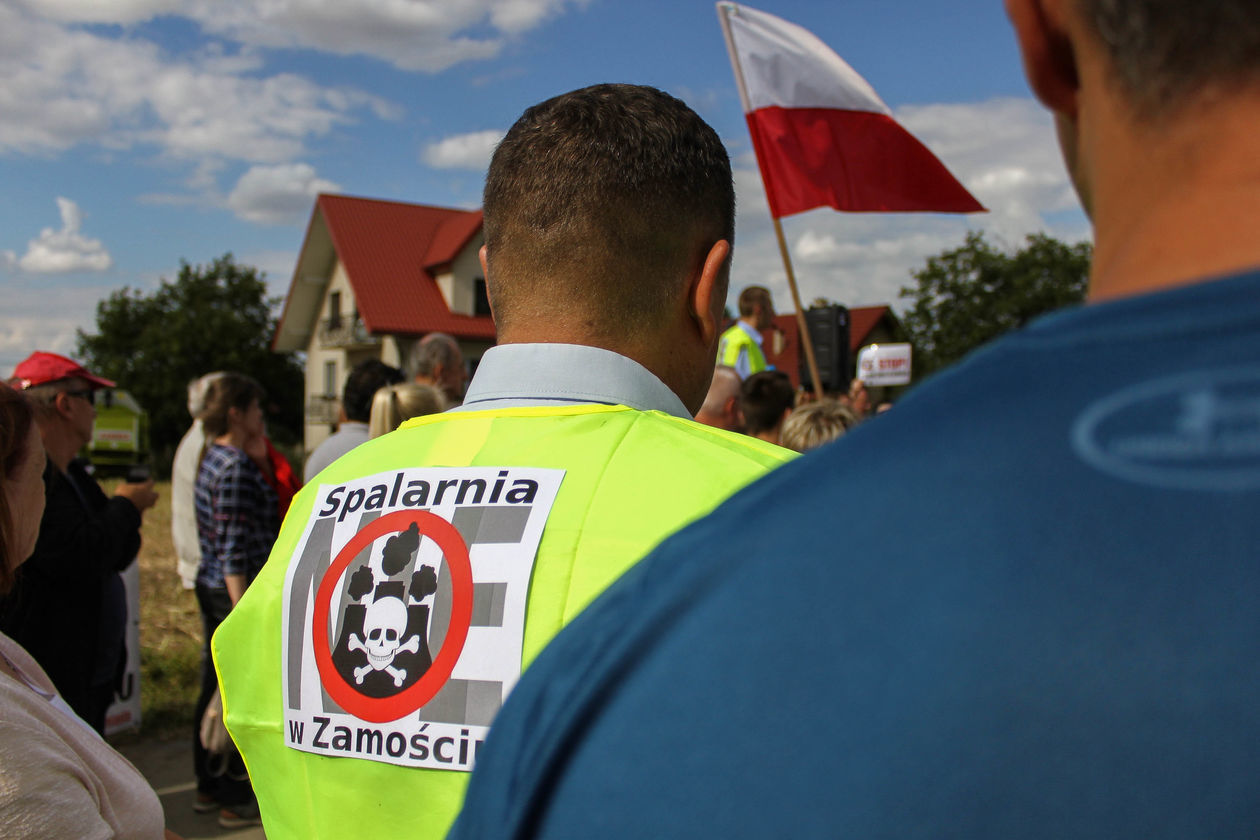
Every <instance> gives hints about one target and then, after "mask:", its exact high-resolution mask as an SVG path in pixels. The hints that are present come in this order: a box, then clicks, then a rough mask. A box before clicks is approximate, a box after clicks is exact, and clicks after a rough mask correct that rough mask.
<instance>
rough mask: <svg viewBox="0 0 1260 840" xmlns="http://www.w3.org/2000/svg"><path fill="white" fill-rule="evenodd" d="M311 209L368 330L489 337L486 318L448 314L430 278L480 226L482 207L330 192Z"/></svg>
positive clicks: (490, 326)
mask: <svg viewBox="0 0 1260 840" xmlns="http://www.w3.org/2000/svg"><path fill="white" fill-rule="evenodd" d="M316 207H317V212H319V213H322V214H323V217H324V223H325V224H326V225H327V228H328V233H329V236H330V237H331V239H332V242H333V247H334V248H335V249H336V251H337V257H338V258H339V259H340V260H341V263H342V265H343V266H345V270H346V274H347V276H348V277H349V278H350V285H351V287H352V288H353V289H354V296H355V300H356V302H357V304H358V308H359V317H360V318H362V320H363V324H364V326H365V327H366V328H367V329H368V331H369V332H371V333H375V334H387V333H392V334H402V335H420V334H422V333H427V332H433V331H441V332H446V333H450V334H451V335H454V336H458V337H462V338H490V339H492V338H494V322H493V321H491V319H490V318H489V317H487V316H484V315H483V316H471V315H460V314H456V313H452V312H451V311H450V309H449V307H447V305H446V299H445V298H443V297H442V292H441V291H440V290H439V289H438V287H437V282H436V281H435V279H434V277H433V275H432V274H431V273H430V270H431V269H435V268H441V267H444V266H446V265H448V264H449V263H450V262H451V261H452V260H453V259H454V258H455V257H456V256H457V255H458V254H459V252H460V250H461V249H462V248H463V247H464V246H466V245H467V244H468V243H469V241H471V240H472V238H473V236H474V235H475V234H476V233H477V232H478V231H479V230H480V229H481V211H480V210H453V209H449V208H445V207H427V206H424V205H420V204H405V203H402V202H397V201H380V200H377V199H370V198H354V197H351V196H342V195H327V194H325V195H320V196H319V198H318V199H317V201H316Z"/></svg>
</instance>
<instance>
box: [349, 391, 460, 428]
mask: <svg viewBox="0 0 1260 840" xmlns="http://www.w3.org/2000/svg"><path fill="white" fill-rule="evenodd" d="M443 411H446V397H444V396H442V392H441V391H439V390H438V389H437V388H435V387H433V386H432V385H419V384H417V383H415V382H399V383H398V384H397V385H386V386H385V387H384V388H381V389H379V390H377V392H376V396H374V397H373V398H372V415H371V417H370V418H369V419H368V434H369V435H370V436H371V437H374V438H375V437H380V436H381V435H384V434H388V433H389V432H392V431H394V429H397V428H398V427H399V426H400V425H402V423H403V421H404V420H410V419H411V418H412V417H422V416H424V415H425V414H438V413H439V412H443Z"/></svg>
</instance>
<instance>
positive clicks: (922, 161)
mask: <svg viewBox="0 0 1260 840" xmlns="http://www.w3.org/2000/svg"><path fill="white" fill-rule="evenodd" d="M717 6H718V17H719V18H720V19H721V21H722V29H723V31H724V32H725V33H726V44H727V48H728V49H729V50H730V54H731V63H732V65H734V68H735V78H736V81H737V82H739V83H740V94H741V98H742V99H743V104H744V114H745V116H746V117H747V119H748V130H749V131H750V132H751V133H752V142H753V150H754V151H755V152H756V154H757V164H758V166H759V167H760V168H761V179H762V181H763V182H765V186H766V197H767V198H768V199H769V201H770V213H771V215H772V216H774V217H775V218H776V219H779V218H782V217H784V216H790V215H792V214H793V213H800V212H803V211H805V210H811V209H813V208H815V207H823V206H829V207H834V208H836V209H837V210H847V211H850V212H897V211H918V210H926V211H932V212H938V213H974V212H977V211H983V210H984V207H982V206H981V205H980V202H978V201H976V200H975V198H973V197H972V195H971V193H969V192H967V190H966V189H965V188H964V187H963V185H962V184H960V183H958V181H957V180H956V179H955V178H954V176H953V175H951V174H949V170H947V169H946V168H945V166H944V164H942V163H941V162H940V161H939V160H937V159H936V156H935V155H933V154H932V153H931V152H930V151H928V150H927V147H926V146H924V145H923V144H922V143H920V142H919V141H918V140H916V139H915V138H914V136H913V135H911V134H910V132H908V131H906V130H905V129H904V128H902V127H901V126H900V125H898V124H897V122H896V120H894V119H893V118H892V112H891V111H890V110H889V109H888V106H887V105H885V104H884V101H883V100H882V99H880V98H879V94H877V93H875V89H874V88H872V87H871V86H870V85H869V84H868V83H867V81H866V80H865V79H863V78H862V77H861V76H859V75H858V74H857V73H856V72H855V71H854V70H853V68H852V67H850V66H849V65H848V64H846V63H845V61H844V59H842V58H840V56H838V55H836V54H835V53H834V52H832V51H831V49H830V48H829V47H828V46H827V45H826V44H824V43H823V42H822V41H820V40H819V39H818V38H817V37H816V36H815V35H814V34H813V33H812V32H809V31H808V30H806V29H802V28H801V27H799V26H797V25H796V24H794V23H788V22H787V21H786V20H782V19H781V18H777V17H775V16H774V15H769V14H766V13H765V12H759V11H757V10H756V9H750V8H748V7H747V6H739V5H736V4H734V3H726V2H723V3H718V4H717Z"/></svg>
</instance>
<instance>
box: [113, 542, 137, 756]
mask: <svg viewBox="0 0 1260 840" xmlns="http://www.w3.org/2000/svg"><path fill="white" fill-rule="evenodd" d="M122 580H123V586H124V587H126V590H127V629H126V634H125V638H126V640H127V665H126V668H125V669H124V671H123V680H122V687H121V688H120V689H119V690H118V691H117V692H116V693H115V694H114V702H113V703H111V704H110V706H109V708H108V709H106V710H105V734H106V735H113V734H114V733H115V732H122V731H123V730H126V729H135V728H137V727H139V726H140V562H139V561H138V560H137V561H136V562H134V563H132V564H131V565H130V566H128V567H127V569H126V571H124V572H123V573H122Z"/></svg>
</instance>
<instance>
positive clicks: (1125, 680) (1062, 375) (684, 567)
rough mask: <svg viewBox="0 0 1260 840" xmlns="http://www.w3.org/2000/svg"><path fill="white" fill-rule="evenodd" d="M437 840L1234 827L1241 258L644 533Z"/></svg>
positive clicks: (1246, 620)
mask: <svg viewBox="0 0 1260 840" xmlns="http://www.w3.org/2000/svg"><path fill="white" fill-rule="evenodd" d="M478 762H479V763H478V766H477V769H476V772H475V773H474V775H473V779H472V784H471V786H470V788H469V792H468V797H467V800H466V803H465V808H464V811H463V814H462V815H461V817H460V820H459V822H458V823H457V825H456V828H455V830H454V832H453V834H452V835H451V836H452V837H453V838H458V840H470V838H495V840H508V838H518V837H542V838H591V837H599V838H622V837H624V838H634V839H635V840H642V838H649V837H650V838H672V837H678V838H683V837H686V838H695V837H722V838H766V837H770V838H801V837H805V838H823V837H825V838H833V837H853V838H875V837H889V838H934V839H935V838H948V837H957V838H966V839H967V840H975V838H1003V840H1006V838H1012V837H1019V838H1033V837H1036V838H1040V837H1044V838H1066V837H1071V838H1082V837H1087V838H1092V837H1097V838H1115V837H1142V838H1152V837H1157V838H1164V837H1167V838H1172V837H1177V838H1184V837H1211V838H1255V837H1257V836H1260V796H1257V795H1256V780H1257V779H1260V274H1251V275H1246V276H1239V277H1234V278H1229V279H1224V280H1220V281H1216V282H1211V283H1205V284H1200V285H1195V286H1189V287H1183V288H1179V289H1174V290H1170V291H1166V292H1162V293H1158V294H1152V295H1146V296H1142V297H1137V298H1131V299H1126V300H1119V301H1113V302H1107V303H1101V304H1097V305H1093V306H1089V307H1085V308H1081V309H1077V310H1072V311H1068V312H1062V313H1058V314H1055V315H1052V316H1049V317H1047V318H1045V319H1042V320H1040V321H1038V322H1037V323H1035V324H1034V325H1032V326H1031V327H1030V328H1028V329H1026V330H1024V331H1022V332H1021V333H1019V334H1016V335H1013V336H1010V337H1009V338H1006V339H1004V340H1001V341H999V342H997V343H996V344H994V345H992V346H990V347H989V348H987V349H984V350H982V351H980V352H978V353H976V354H973V356H972V357H970V358H969V359H968V360H967V361H965V362H964V363H962V364H960V365H958V366H956V367H955V368H953V369H951V370H949V371H946V372H944V373H942V374H941V375H939V376H937V377H936V378H935V379H934V380H933V381H932V382H930V383H927V384H925V385H923V386H921V387H919V388H918V389H917V390H916V391H915V392H914V393H912V394H911V395H910V396H909V397H908V398H907V399H905V400H903V401H902V403H901V404H899V405H898V406H897V407H896V408H894V409H893V410H892V411H891V412H888V413H886V414H884V415H881V416H880V417H878V418H876V419H874V420H872V421H870V422H869V423H867V424H866V425H864V426H862V427H860V428H858V429H857V430H855V431H854V432H852V433H850V434H849V435H847V436H845V437H844V438H842V439H841V440H839V441H838V442H836V443H835V444H833V445H831V446H828V447H825V448H823V449H821V450H818V451H817V452H815V453H812V454H810V455H808V456H806V457H804V458H802V459H800V460H798V461H797V462H795V463H793V464H789V465H788V466H786V467H783V468H782V469H780V470H778V471H776V472H774V473H772V474H770V475H769V476H768V477H767V478H765V479H763V480H761V481H759V482H757V483H756V484H754V485H752V486H751V487H749V488H747V489H745V490H744V491H743V492H741V493H739V494H737V495H736V496H735V497H734V498H732V499H731V500H730V501H729V502H727V503H726V504H724V505H723V506H722V507H720V508H719V509H718V510H717V511H716V512H715V513H714V514H713V515H711V516H709V517H707V518H705V519H703V520H701V521H700V522H698V523H696V524H695V525H693V526H691V527H689V528H687V529H685V530H683V531H682V532H681V533H679V534H678V535H676V536H675V537H673V538H671V539H670V540H668V541H666V542H665V543H664V544H663V545H662V546H661V547H660V548H659V549H658V550H656V551H655V552H653V554H651V555H649V557H648V558H647V559H646V560H644V561H643V562H642V563H640V564H639V565H637V566H636V567H635V568H633V569H632V570H631V571H630V572H629V573H627V574H626V575H625V576H624V577H623V578H622V579H621V580H620V581H619V582H618V583H617V584H616V585H614V586H613V587H612V588H610V589H609V590H608V591H607V592H606V593H605V594H604V596H602V597H601V598H600V599H599V600H598V601H596V602H595V603H594V604H593V605H592V606H591V607H590V608H589V609H588V610H587V611H586V612H585V613H584V614H583V615H581V616H579V617H578V619H577V620H575V621H574V622H573V623H572V624H571V625H570V626H569V627H568V628H567V629H566V630H565V631H564V632H563V633H561V634H560V635H559V636H558V637H557V638H556V640H555V641H554V642H553V643H552V645H551V646H550V647H549V648H548V649H547V650H546V651H544V653H543V655H542V656H540V657H539V658H538V659H537V660H536V662H535V663H534V665H533V666H532V667H531V668H530V670H529V671H527V672H526V673H525V675H524V676H523V678H522V680H521V682H520V684H519V685H518V686H517V688H516V690H515V691H514V692H513V694H512V696H511V698H510V700H509V701H508V703H507V704H506V706H505V707H504V709H503V710H502V712H501V714H500V716H499V717H498V719H497V720H496V723H495V727H494V729H493V730H492V731H491V733H490V737H489V740H488V741H487V743H486V746H485V749H484V750H483V751H482V753H481V755H480V756H479V759H478Z"/></svg>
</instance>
